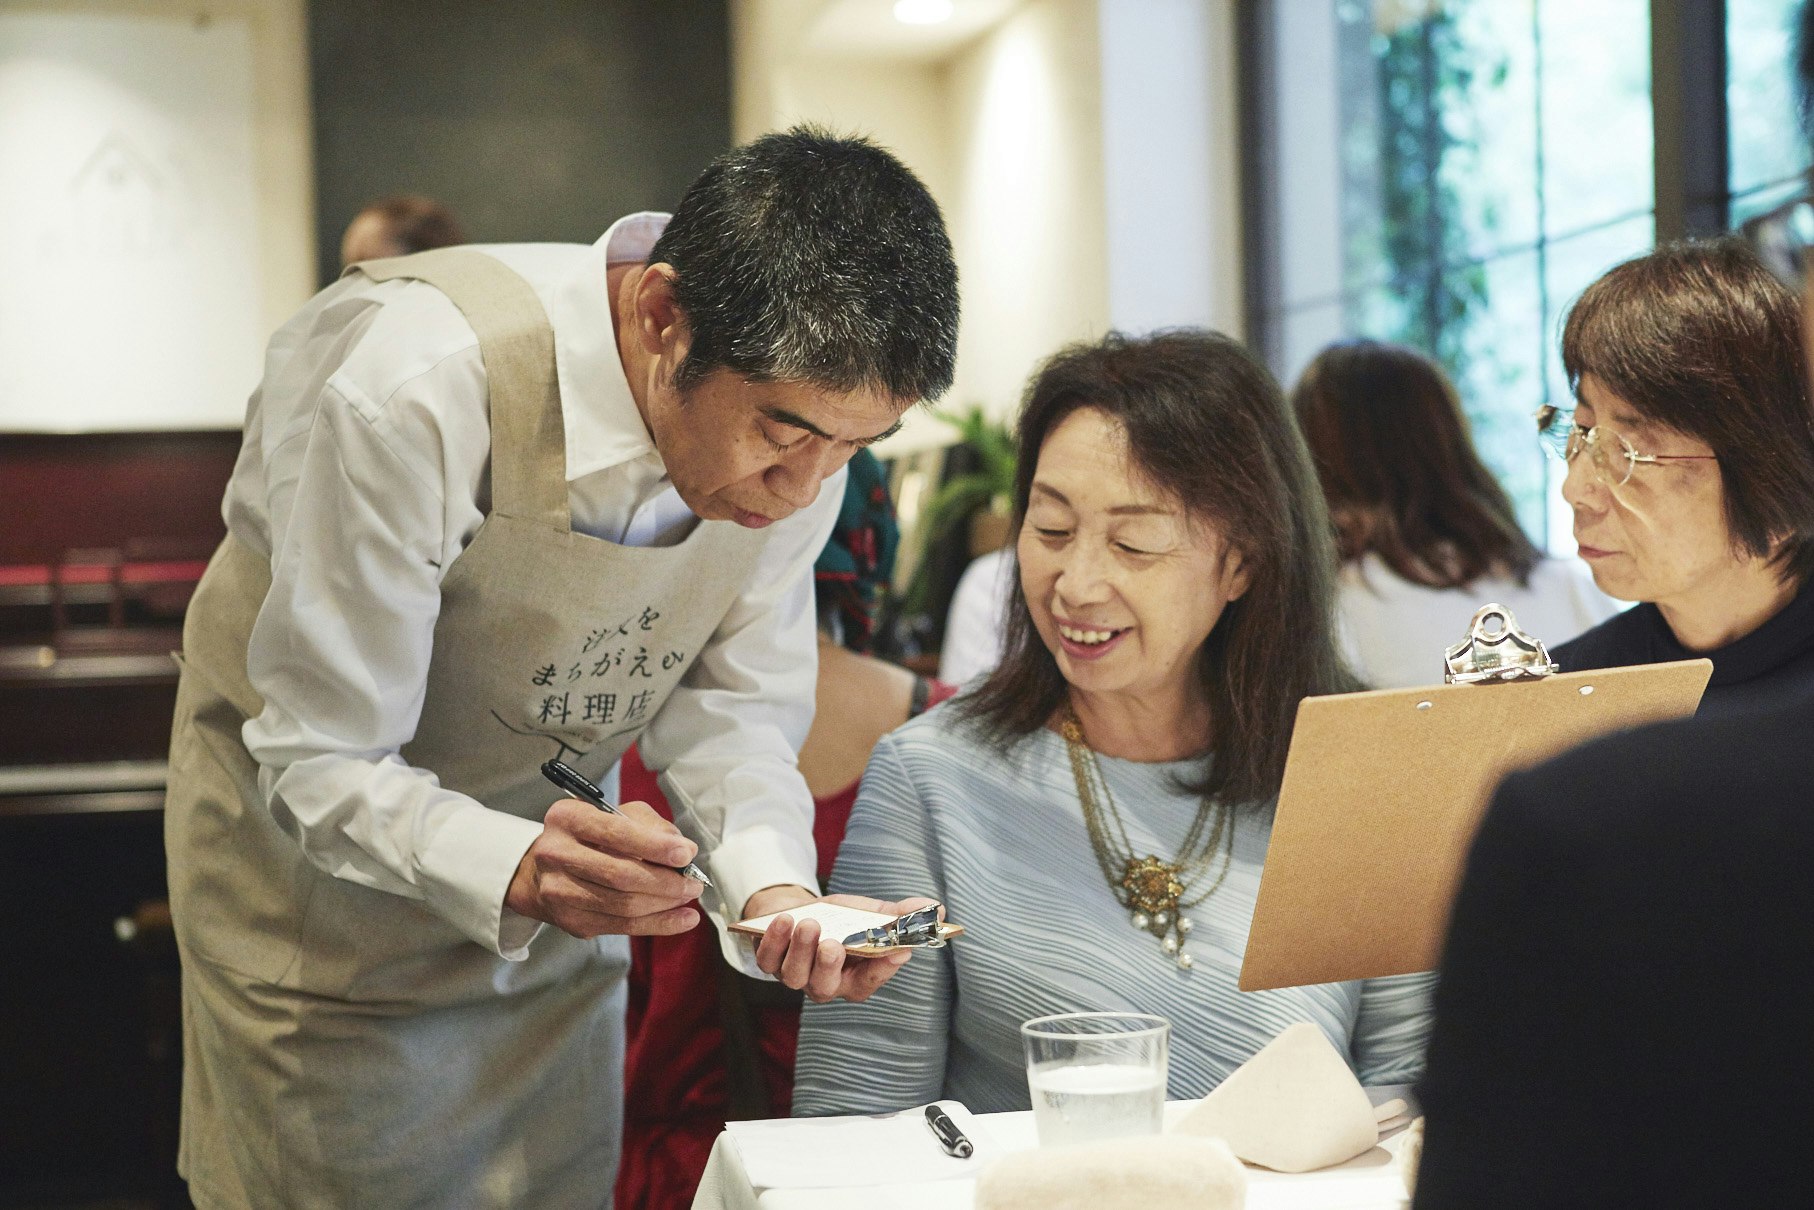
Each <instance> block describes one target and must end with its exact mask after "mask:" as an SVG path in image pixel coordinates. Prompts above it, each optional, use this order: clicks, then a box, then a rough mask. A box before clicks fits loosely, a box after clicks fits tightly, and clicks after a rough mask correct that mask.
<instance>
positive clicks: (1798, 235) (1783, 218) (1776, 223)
mask: <svg viewBox="0 0 1814 1210" xmlns="http://www.w3.org/2000/svg"><path fill="white" fill-rule="evenodd" d="M1739 231H1741V232H1742V233H1743V234H1744V237H1745V238H1746V239H1747V240H1749V241H1750V243H1751V247H1752V248H1753V249H1754V250H1755V251H1756V252H1757V258H1758V259H1759V260H1761V261H1763V262H1764V267H1765V268H1767V269H1769V270H1770V272H1771V273H1773V274H1775V275H1776V277H1777V279H1778V280H1779V281H1781V282H1782V283H1783V284H1784V285H1785V286H1788V287H1789V288H1790V289H1791V290H1794V291H1795V292H1796V293H1800V292H1801V291H1802V290H1803V289H1804V288H1805V287H1806V285H1807V275H1808V264H1809V252H1810V250H1811V249H1814V198H1811V197H1809V196H1807V195H1803V196H1801V197H1798V198H1796V199H1794V200H1793V201H1789V202H1784V203H1783V204H1782V205H1780V206H1778V207H1776V208H1775V209H1774V210H1766V211H1765V212H1764V213H1762V214H1760V215H1758V216H1757V217H1756V218H1752V219H1746V220H1745V222H1744V223H1742V224H1741V225H1740V226H1739Z"/></svg>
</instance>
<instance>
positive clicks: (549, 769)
mask: <svg viewBox="0 0 1814 1210" xmlns="http://www.w3.org/2000/svg"><path fill="white" fill-rule="evenodd" d="M542 776H543V777H545V778H547V779H548V780H549V781H551V782H553V783H554V784H555V785H557V786H559V787H560V788H561V789H563V790H565V791H566V792H567V793H569V794H571V795H573V797H575V798H577V799H579V800H580V801H582V802H589V803H591V804H592V805H593V806H595V807H597V808H598V809H599V810H601V811H608V812H610V813H611V814H613V815H622V814H623V812H622V811H619V810H618V809H617V808H616V807H614V806H612V805H611V804H610V803H608V802H606V801H605V796H604V793H603V791H601V790H600V789H599V788H598V787H597V786H595V785H593V784H592V783H591V782H590V781H588V780H586V778H585V776H584V775H583V774H581V773H580V772H579V771H578V770H577V769H574V768H572V767H571V766H569V765H565V764H562V763H561V762H560V761H558V760H550V761H544V762H542ZM668 868H669V869H672V870H673V871H674V872H675V873H676V874H685V875H686V876H687V877H688V878H696V879H698V880H699V881H700V882H703V883H705V884H706V885H707V886H711V885H712V880H711V879H710V878H707V877H706V876H705V871H704V870H702V869H700V868H699V863H698V862H696V861H689V862H687V863H686V864H685V865H683V866H670V867H668Z"/></svg>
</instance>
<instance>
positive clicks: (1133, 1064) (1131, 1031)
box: [1020, 1013, 1172, 1147]
mask: <svg viewBox="0 0 1814 1210" xmlns="http://www.w3.org/2000/svg"><path fill="white" fill-rule="evenodd" d="M1171 1029H1172V1026H1171V1022H1169V1021H1167V1020H1166V1019H1165V1018H1164V1017H1153V1016H1148V1015H1146V1014H1144V1013H1064V1014H1062V1015H1060V1016H1055V1017H1037V1018H1035V1019H1034V1020H1031V1021H1028V1022H1027V1023H1026V1024H1025V1025H1022V1026H1021V1027H1020V1036H1021V1040H1022V1041H1023V1042H1024V1043H1025V1044H1026V1050H1027V1089H1028V1091H1029V1092H1030V1093H1031V1094H1032V1097H1033V1121H1034V1124H1035V1125H1036V1126H1037V1127H1038V1130H1039V1145H1040V1146H1041V1147H1057V1146H1062V1145H1064V1144H1067V1143H1089V1142H1094V1141H1096V1140H1098V1139H1117V1138H1128V1137H1131V1136H1134V1135H1145V1134H1158V1133H1159V1132H1160V1129H1161V1127H1162V1125H1163V1119H1164V1116H1165V1078H1166V1067H1167V1064H1168V1062H1169V1059H1170V1044H1171Z"/></svg>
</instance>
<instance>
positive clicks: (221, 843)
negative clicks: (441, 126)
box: [165, 249, 763, 1210]
mask: <svg viewBox="0 0 1814 1210" xmlns="http://www.w3.org/2000/svg"><path fill="white" fill-rule="evenodd" d="M361 268H362V271H363V272H365V273H366V274H367V275H368V276H370V277H372V278H374V279H378V280H384V279H386V278H391V277H409V278H416V279H418V280H421V281H425V282H427V283H429V284H430V285H433V286H434V287H436V288H437V289H440V290H441V291H442V292H443V293H445V294H446V295H447V296H448V297H449V298H450V299H451V300H452V301H453V302H454V303H455V305H457V306H458V307H459V308H460V309H461V311H462V312H463V313H464V314H465V315H466V317H467V319H468V321H469V322H470V323H471V324H472V327H473V329H474V331H475V332H476V333H477V335H478V337H479V345H480V351H481V354H482V356H483V359H484V363H485V370H486V377H487V380H488V382H489V384H490V404H489V407H490V424H491V490H492V499H491V507H490V511H489V512H488V514H487V516H486V518H485V521H484V524H483V525H482V526H481V527H480V529H479V531H478V533H477V534H476V535H475V537H474V538H473V540H472V543H471V544H470V545H469V546H468V547H467V548H466V550H465V551H464V552H463V553H462V554H461V555H460V556H459V558H458V559H456V560H455V561H454V563H453V565H452V566H451V567H450V568H449V569H448V572H447V575H446V577H445V579H444V580H443V583H442V603H441V612H440V617H439V620H438V621H437V622H436V625H435V631H434V654H433V658H432V662H431V666H430V669H429V673H428V685H427V694H426V698H425V701H424V704H423V707H422V715H421V722H420V724H419V725H418V727H417V729H416V733H415V737H414V739H413V740H411V742H410V743H409V744H408V745H407V746H405V747H404V749H403V756H404V758H405V759H406V760H408V761H409V762H410V763H411V764H412V765H414V766H416V767H418V768H422V769H426V770H428V771H430V772H431V773H433V774H434V775H435V776H437V777H438V778H439V779H440V782H441V784H442V785H443V786H446V787H448V788H450V789H453V790H457V791H459V792H461V793H464V794H468V795H470V796H472V797H473V798H476V799H477V800H478V801H480V802H481V803H483V804H485V805H486V806H487V807H490V808H492V809H493V810H498V811H507V812H509V813H511V814H513V815H517V816H521V817H523V818H526V819H534V820H538V821H539V820H540V819H541V817H542V815H543V814H544V813H545V812H546V811H547V808H548V806H549V804H550V803H551V802H553V801H554V800H555V799H556V798H558V797H560V795H559V794H558V793H557V792H556V791H555V790H554V788H553V787H552V786H550V785H548V783H547V782H545V781H544V780H543V779H542V777H541V774H540V765H541V763H542V762H543V761H544V760H546V759H548V758H549V757H552V756H559V757H562V758H563V759H565V760H567V761H568V762H569V763H570V764H572V765H574V766H575V767H576V768H578V769H580V770H581V771H582V772H584V773H586V774H587V775H588V776H590V777H592V778H593V779H594V780H595V781H596V780H600V779H601V778H603V777H604V776H605V775H606V774H607V772H608V770H609V769H610V768H611V766H612V765H613V764H614V763H615V762H616V761H617V759H618V757H619V756H620V755H621V754H622V753H623V751H624V749H625V748H627V747H628V746H629V745H630V743H631V742H632V741H633V740H634V739H635V737H636V735H637V733H638V732H639V731H641V730H642V728H643V726H644V725H645V724H646V723H647V722H648V720H649V719H650V718H651V717H652V716H653V715H654V714H655V713H656V712H657V711H658V710H660V709H661V706H662V703H663V702H664V701H665V700H666V698H667V696H668V694H669V693H670V692H671V691H672V690H673V689H674V687H675V685H676V684H677V683H678V682H679V681H680V679H681V677H682V675H683V674H684V673H685V672H686V671H687V669H688V668H690V667H691V666H692V664H693V663H694V661H695V659H696V657H697V655H698V653H699V650H700V648H701V647H702V646H703V645H704V644H706V643H707V642H708V641H709V640H710V638H711V636H712V633H713V632H714V631H715V630H716V629H717V627H718V625H719V623H720V622H721V621H722V620H723V618H724V616H725V614H726V613H727V612H728V610H729V608H730V605H731V603H732V601H733V600H734V598H735V596H736V594H737V593H738V591H739V590H740V589H741V588H742V587H743V585H744V584H745V582H746V581H747V579H748V577H749V576H750V574H751V573H752V570H753V567H754V563H755V559H756V557H757V555H758V554H759V552H760V549H761V545H762V541H763V539H762V537H761V535H759V534H758V533H756V532H754V531H749V530H744V529H741V528H739V527H737V526H735V525H732V524H729V523H726V522H701V523H699V524H697V525H696V526H695V527H694V528H693V530H692V532H691V533H690V534H689V535H688V536H687V537H686V538H685V539H684V540H683V541H682V542H680V543H679V544H678V545H675V546H670V547H659V548H658V547H648V548H642V547H625V546H617V545H614V544H612V543H610V542H605V541H601V540H599V539H596V538H592V537H588V536H587V535H585V534H579V533H574V532H572V530H571V514H570V512H569V509H568V502H567V483H566V475H565V444H564V439H563V429H562V423H561V410H560V394H559V386H558V383H557V380H556V376H555V363H554V341H553V333H552V330H551V329H550V327H549V323H548V319H547V316H546V314H545V312H544V311H543V309H542V306H541V304H540V302H539V300H538V299H537V298H536V296H535V294H534V293H533V292H532V291H531V290H530V288H529V286H528V285H527V283H525V282H524V281H523V280H522V279H521V278H520V277H518V276H517V275H516V274H515V273H514V272H512V271H511V270H510V269H508V268H506V267H505V266H504V265H503V264H502V263H500V262H499V261H497V260H495V259H494V258H491V257H488V256H485V255H483V254H482V253H478V252H475V251H472V250H469V249H443V250H439V251H435V252H428V253H422V254H419V255H417V256H414V257H407V258H400V259H397V260H391V261H379V262H373V263H370V264H367V265H364V266H362V267H361ZM599 288H600V289H601V290H602V289H603V288H604V282H602V281H601V282H600V283H599ZM269 588H270V568H269V563H268V562H267V560H266V558H265V557H264V556H262V555H260V554H258V553H257V552H256V551H254V550H252V549H251V548H249V547H247V546H245V545H243V544H241V543H239V542H237V541H236V540H235V539H233V538H231V537H229V538H228V539H227V541H226V542H225V543H223V544H222V546H221V548H220V550H219V551H218V552H216V554H215V556H214V559H213V561H212V562H211V563H210V565H209V567H208V571H207V574H206V575H205V576H204V577H203V579H202V582H201V585H200V587H199V589H198V590H197V592H196V595H195V599H194V602H193V603H192V604H191V606H190V608H189V619H188V622H187V624H186V626H185V628H184V634H183V659H184V669H183V676H182V683H181V688H180V691H179V696H178V702H177V713H176V724H175V729H174V732H173V736H172V742H171V778H170V788H169V797H168V805H167V816H166V825H165V833H166V841H167V844H168V848H169V857H170V898H171V906H172V909H173V911H174V915H175V923H176V931H177V938H178V941H179V943H180V945H181V947H182V956H183V973H184V981H183V982H184V987H183V992H184V1010H185V1011H184V1022H185V1024H184V1058H185V1067H184V1081H183V1083H184V1088H183V1122H182V1126H183V1130H182V1156H181V1165H180V1166H181V1169H182V1171H183V1173H184V1174H185V1175H186V1176H187V1177H188V1178H189V1180H190V1182H191V1188H192V1192H193V1196H194V1197H195V1200H196V1202H197V1204H198V1205H200V1206H202V1207H213V1206H250V1207H259V1208H261V1210H262V1208H265V1207H274V1206H298V1207H305V1206H306V1207H315V1206H321V1207H348V1206H371V1207H385V1208H386V1210H402V1208H404V1207H414V1206H423V1207H430V1206H432V1207H444V1206H472V1207H492V1206H497V1207H503V1206H529V1207H538V1208H539V1207H567V1206H604V1205H608V1204H609V1203H610V1200H611V1187H612V1182H613V1179H614V1177H615V1172H616V1167H617V1155H618V1147H619V1129H620V1110H621V1098H622V1063H623V1037H622V1035H623V1008H624V984H623V977H624V972H625V969H626V968H627V966H628V963H629V950H628V946H627V944H626V942H625V940H624V939H623V938H621V937H605V938H599V939H597V940H595V941H581V940H578V939H576V938H574V937H570V936H568V935H567V934H565V933H562V932H560V931H559V930H557V929H554V928H546V929H544V930H543V931H542V933H541V935H540V936H539V937H538V938H537V939H536V940H535V942H534V943H533V945H532V946H531V947H530V953H529V957H528V959H527V960H526V961H524V962H521V963H513V962H506V961H504V960H502V959H500V958H498V957H497V956H496V955H495V954H493V953H491V952H490V951H489V950H487V949H485V948H483V947H481V946H479V945H476V944H474V943H473V942H471V941H469V940H467V939H466V938H465V937H464V936H463V935H462V934H461V933H459V932H458V931H457V930H456V929H455V928H454V927H453V926H452V925H450V924H448V923H447V922H446V921H445V920H443V919H442V918H441V917H439V916H437V915H436V914H435V913H434V912H432V911H430V910H429V909H428V908H427V907H426V906H424V905H423V904H421V903H418V902H415V901H412V900H409V899H405V898H403V897H401V896H398V895H393V894H388V893H386V892H382V891H375V890H371V889H368V888H366V887H362V886H358V885H355V884H353V883H350V882H346V881H342V880H340V879H336V878H334V877H332V876H331V875H329V874H326V873H324V872H322V871H321V870H319V869H317V868H316V867H315V866H313V865H311V864H310V863H309V862H308V861H307V860H306V859H305V858H304V857H303V855H302V853H301V851H300V849H299V848H298V846H297V844H296V843H295V841H293V840H292V839H291V838H290V837H289V836H287V835H286V834H284V833H283V832H282V831H281V830H280V829H279V828H278V826H277V824H276V823H275V822H274V820H273V818H272V815H271V812H270V810H269V809H268V808H267V806H266V805H265V802H264V799H263V797H262V795H261V794H260V792H259V788H258V769H257V766H256V764H255V763H254V762H253V760H252V759H251V757H250V756H249V754H248V753H247V752H246V750H245V748H244V746H243V743H242V741H241V737H240V728H241V726H242V725H243V724H244V723H245V721H246V720H247V719H249V718H253V717H256V716H257V715H258V714H259V712H260V711H261V710H262V708H263V703H262V701H261V699H260V698H259V696H258V694H257V693H256V692H255V691H254V690H253V688H252V686H251V685H250V684H249V683H248V682H247V679H246V667H245V665H246V642H247V637H248V635H249V634H250V632H251V628H252V623H253V621H254V619H255V618H256V617H257V615H258V611H259V608H260V606H261V604H262V603H263V601H264V598H265V594H266V593H267V592H268V591H269ZM702 927H709V926H702Z"/></svg>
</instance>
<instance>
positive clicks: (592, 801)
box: [504, 760, 933, 1003]
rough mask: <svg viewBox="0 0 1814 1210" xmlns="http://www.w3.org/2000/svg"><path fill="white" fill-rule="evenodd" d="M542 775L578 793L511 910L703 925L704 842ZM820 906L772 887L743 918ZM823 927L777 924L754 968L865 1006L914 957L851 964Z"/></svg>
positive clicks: (575, 920)
mask: <svg viewBox="0 0 1814 1210" xmlns="http://www.w3.org/2000/svg"><path fill="white" fill-rule="evenodd" d="M542 775H543V776H544V777H546V778H547V779H548V780H549V781H551V782H553V783H554V784H555V785H557V786H559V787H560V788H561V789H562V790H564V791H565V792H567V793H568V794H571V795H574V796H575V797H572V798H563V799H561V800H560V801H559V802H557V803H555V804H554V805H553V806H552V807H549V808H548V814H547V815H546V816H545V817H543V820H542V834H541V835H540V836H538V837H536V839H535V843H533V844H531V845H530V846H529V851H528V852H527V853H525V854H523V859H522V861H520V862H519V863H518V864H517V869H516V874H515V876H513V877H512V878H511V880H510V886H509V888H508V889H507V890H506V891H505V893H504V906H505V907H507V908H509V909H510V910H511V911H513V912H516V913H517V914H518V915H522V916H527V917H529V918H530V919H532V920H540V921H543V922H544V923H547V924H552V925H554V926H555V927H556V928H558V929H561V930H562V931H564V932H567V933H571V934H572V935H573V936H575V937H597V936H599V935H601V934H604V933H631V934H654V935H667V934H672V933H684V932H686V931H687V930H688V929H691V928H693V927H694V926H696V925H697V924H698V923H699V913H698V911H697V910H696V909H695V908H694V907H693V906H692V904H693V901H694V900H695V899H697V898H698V897H699V893H700V891H701V890H702V889H704V888H705V887H706V886H709V885H711V883H710V881H709V879H707V877H706V874H705V871H703V870H701V869H699V867H697V866H695V865H693V864H692V862H693V858H694V857H695V856H696V855H697V854H698V852H699V846H698V845H696V844H694V843H693V842H692V841H690V840H688V839H687V838H686V837H685V836H683V835H681V832H680V829H679V828H677V827H675V826H674V825H673V823H671V822H670V821H668V820H666V819H663V818H662V817H661V816H660V815H658V814H656V812H655V811H654V809H653V808H651V807H650V806H649V805H648V804H646V803H640V802H632V803H623V804H621V805H616V806H614V805H612V804H611V803H609V802H607V801H606V800H605V797H604V795H603V794H602V793H600V791H599V789H598V787H597V786H595V785H593V784H592V783H591V782H590V781H588V780H587V779H586V778H585V777H584V776H582V775H581V774H580V773H579V772H577V771H576V770H574V769H571V768H569V767H568V766H567V765H565V764H563V763H562V762H560V761H558V760H551V761H548V762H546V763H545V764H543V766H542ZM689 875H691V876H690V877H689ZM818 901H819V897H818V896H816V895H814V894H813V893H812V892H811V891H809V890H807V889H806V888H805V887H802V886H772V887H765V888H764V889H762V890H760V891H757V892H756V893H755V894H754V895H751V896H750V898H749V902H748V903H746V904H745V905H744V908H743V914H742V917H741V919H745V920H747V919H751V918H753V917H756V916H766V915H769V914H770V913H773V912H785V911H787V910H789V909H791V908H798V907H803V906H805V905H806V904H809V903H814V902H818ZM825 901H826V902H829V903H836V904H841V905H842V906H844V907H854V908H863V909H866V910H868V911H872V912H887V913H888V914H889V915H891V916H900V915H904V914H906V913H907V912H910V911H912V910H914V909H915V908H919V907H925V906H927V905H929V904H931V903H932V902H933V900H930V899H904V900H902V901H901V902H899V903H884V902H882V901H881V900H879V899H865V898H863V897H861V896H857V895H828V896H825ZM819 931H820V930H819V925H818V923H817V922H816V921H811V920H805V921H801V922H800V923H799V924H797V925H796V924H795V923H794V921H793V920H791V919H789V918H787V917H785V916H784V917H782V918H781V919H779V920H776V921H775V922H774V923H772V924H771V925H769V927H768V931H767V932H766V933H764V934H763V936H762V940H761V942H760V943H759V944H758V945H757V947H756V965H757V966H758V967H759V968H761V970H763V971H764V972H765V973H767V974H771V975H774V976H775V977H776V978H777V979H779V980H780V981H781V982H782V983H783V984H785V985H787V986H788V987H791V988H794V989H795V990H799V991H804V992H805V993H806V995H807V998H808V999H811V1000H814V1001H816V1002H819V1003H824V1002H826V1001H828V1000H836V999H845V1000H852V1001H862V1000H867V999H868V998H869V997H870V996H871V995H873V994H874V993H875V990H876V989H877V988H878V987H880V986H882V984H884V983H886V982H888V980H889V979H890V978H892V977H893V976H894V972H895V971H897V970H899V969H900V968H901V965H902V963H904V962H906V961H907V959H908V958H909V957H910V956H911V954H912V951H910V950H903V951H902V952H900V953H898V954H888V955H885V956H883V957H879V958H854V959H852V958H848V957H847V955H846V954H845V952H844V946H843V945H842V944H840V941H839V939H838V938H836V937H821V936H820V935H819Z"/></svg>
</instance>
